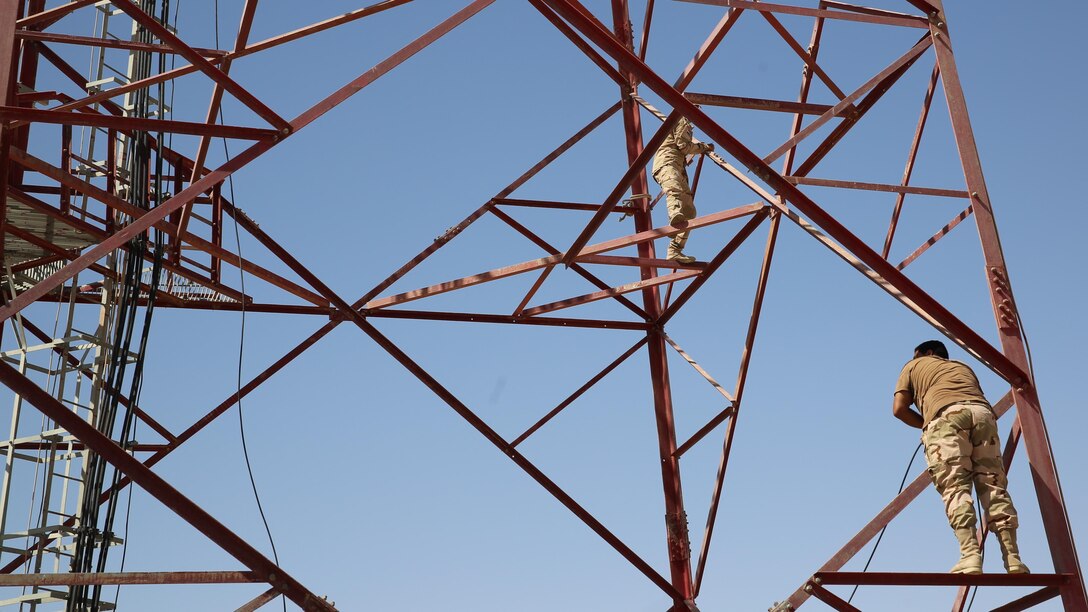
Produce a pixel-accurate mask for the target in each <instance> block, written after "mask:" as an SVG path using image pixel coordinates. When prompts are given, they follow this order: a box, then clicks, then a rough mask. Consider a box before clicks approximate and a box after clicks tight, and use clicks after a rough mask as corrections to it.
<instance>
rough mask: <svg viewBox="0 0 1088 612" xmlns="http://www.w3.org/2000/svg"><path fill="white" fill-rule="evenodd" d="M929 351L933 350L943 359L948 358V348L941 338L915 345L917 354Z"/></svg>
mask: <svg viewBox="0 0 1088 612" xmlns="http://www.w3.org/2000/svg"><path fill="white" fill-rule="evenodd" d="M929 351H933V354H934V355H936V356H938V357H940V358H942V359H948V349H947V348H945V346H944V342H941V341H940V340H926V341H925V342H923V343H921V344H919V345H918V346H916V347H914V353H915V354H921V355H925V354H926V353H928V352H929Z"/></svg>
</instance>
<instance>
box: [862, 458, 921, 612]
mask: <svg viewBox="0 0 1088 612" xmlns="http://www.w3.org/2000/svg"><path fill="white" fill-rule="evenodd" d="M920 450H922V443H919V444H918V447H917V448H915V449H914V454H913V455H911V456H910V463H908V464H907V469H906V471H905V472H903V480H901V481H900V482H899V491H897V492H896V495H899V494H900V493H902V492H903V487H905V486H906V485H907V476H909V475H910V468H912V467H914V460H915V459H916V458H917V457H918V451H920ZM887 530H888V526H887V525H884V528H883V529H881V530H880V535H879V536H877V538H876V543H875V544H873V550H872V552H870V553H869V560H868V561H866V562H865V567H864V568H863V569H862V570H861V571H862V572H863V573H864V572H867V571H869V564H870V563H872V562H873V556H874V555H876V549H877V547H879V546H880V540H881V539H882V538H883V537H884V532H885V531H887ZM859 586H860V585H854V590H853V591H851V592H850V598H849V599H847V600H846V603H850V602H851V601H853V600H854V595H856V594H857V592H858V587H859Z"/></svg>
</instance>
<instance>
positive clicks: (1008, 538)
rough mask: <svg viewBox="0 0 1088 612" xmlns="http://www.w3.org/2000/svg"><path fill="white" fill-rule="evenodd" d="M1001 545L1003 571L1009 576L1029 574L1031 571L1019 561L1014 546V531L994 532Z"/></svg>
mask: <svg viewBox="0 0 1088 612" xmlns="http://www.w3.org/2000/svg"><path fill="white" fill-rule="evenodd" d="M996 535H997V541H998V543H999V544H1001V557H1002V558H1003V559H1004V561H1005V571H1006V572H1008V573H1010V574H1030V573H1031V570H1029V569H1028V566H1027V565H1024V562H1023V561H1021V560H1020V549H1019V548H1017V546H1016V530H1015V529H1002V530H1001V531H998V532H996Z"/></svg>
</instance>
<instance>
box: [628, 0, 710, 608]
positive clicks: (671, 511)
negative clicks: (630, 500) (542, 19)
mask: <svg viewBox="0 0 1088 612" xmlns="http://www.w3.org/2000/svg"><path fill="white" fill-rule="evenodd" d="M612 20H613V29H614V31H615V33H616V36H617V38H618V39H619V40H620V42H621V43H622V44H623V45H624V47H626V48H627V49H628V50H629V51H631V52H632V53H634V35H633V32H632V29H631V18H630V13H629V11H628V3H627V0H612ZM620 71H621V73H622V74H623V75H624V77H625V78H626V79H627V81H628V83H629V87H628V88H627V89H626V90H621V91H620V96H621V98H622V101H623V126H624V132H625V133H626V135H627V159H628V163H634V161H635V159H636V158H637V157H638V156H639V154H640V153H642V122H641V117H640V116H639V107H638V105H637V104H636V103H635V101H634V100H633V99H632V98H631V94H632V93H635V92H636V91H637V87H638V79H637V78H636V77H635V76H634V75H633V74H632V73H631V72H630V71H629V70H627V69H626V68H625V67H623V66H620ZM631 189H632V192H633V193H649V192H650V186H649V181H648V180H647V178H646V171H645V169H643V170H642V171H641V172H639V174H638V176H637V177H636V178H635V181H634V183H632V185H631ZM638 202H639V203H638V207H639V210H638V212H636V213H635V215H634V219H635V231H636V232H642V231H646V230H649V229H652V228H653V222H652V220H651V217H650V207H649V202H648V201H647V200H645V199H642V200H638ZM638 255H639V257H644V258H651V259H652V258H654V257H655V252H654V245H653V243H652V242H644V243H641V244H639V245H638ZM640 274H641V278H642V280H647V279H651V278H653V277H655V276H657V269H656V268H654V267H652V266H642V267H641V268H640ZM642 300H643V304H644V309H645V310H646V312H647V314H648V315H649V316H650V320H651V321H656V320H657V318H658V317H659V316H660V315H661V300H660V298H659V295H658V290H657V287H649V288H647V289H644V290H643V291H642ZM648 337H649V342H648V343H647V345H646V346H647V353H648V354H649V358H650V382H651V384H652V386H653V394H654V415H655V417H656V420H657V438H658V451H659V453H660V456H661V482H662V485H663V487H664V492H665V529H666V536H667V538H668V551H669V570H670V575H671V579H672V585H673V586H674V587H675V588H676V590H677V591H679V592H680V593H681V594H682V595H683V596H684V599H685V600H691V599H693V597H694V587H693V583H692V575H691V542H690V540H689V538H688V517H687V513H685V512H684V496H683V490H682V488H681V484H680V460H679V458H677V457H675V456H674V455H675V453H676V427H675V423H674V421H673V413H672V391H671V389H670V388H669V363H668V359H667V353H666V348H665V336H664V334H663V333H662V330H661V329H660V328H654V329H652V330H650V331H649V332H648ZM679 605H680V602H677V609H679Z"/></svg>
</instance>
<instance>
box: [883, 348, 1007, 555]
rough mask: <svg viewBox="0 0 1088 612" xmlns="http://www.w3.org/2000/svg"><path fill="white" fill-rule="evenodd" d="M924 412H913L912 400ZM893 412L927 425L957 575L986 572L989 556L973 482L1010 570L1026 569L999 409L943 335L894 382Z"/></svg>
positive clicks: (933, 470)
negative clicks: (956, 552) (956, 547)
mask: <svg viewBox="0 0 1088 612" xmlns="http://www.w3.org/2000/svg"><path fill="white" fill-rule="evenodd" d="M911 402H914V405H915V406H917V407H918V409H919V410H920V411H921V412H922V414H918V413H917V412H915V411H913V410H911V408H910V404H911ZM892 413H893V414H894V415H895V417H896V418H897V419H899V420H900V421H903V422H904V423H906V424H907V425H910V426H911V427H916V428H920V429H921V430H922V442H923V443H924V444H925V447H926V462H927V463H928V464H929V475H930V477H931V478H932V479H933V484H934V485H935V486H936V487H937V491H938V492H939V493H940V494H941V500H942V501H943V502H944V508H945V513H946V514H947V515H948V522H949V524H950V525H951V526H952V530H953V531H955V532H956V539H957V540H959V543H960V560H959V563H956V565H955V566H953V568H952V570H951V571H952V573H953V574H981V573H982V554H981V551H980V549H979V545H978V539H977V538H976V536H975V523H976V520H977V519H976V516H975V504H974V501H973V499H972V497H971V484H972V482H973V483H974V486H975V490H976V491H977V492H978V498H979V501H980V502H981V504H982V508H983V509H984V510H985V512H986V524H987V525H988V526H989V528H990V530H991V531H993V532H994V533H995V534H996V535H997V541H998V543H999V544H1000V545H1001V555H1002V557H1003V559H1004V561H1005V571H1007V572H1008V573H1010V574H1027V573H1028V566H1027V565H1024V562H1023V561H1021V560H1020V551H1019V549H1018V548H1017V546H1016V528H1017V526H1018V522H1017V517H1016V508H1014V507H1013V505H1012V498H1011V497H1010V496H1009V492H1008V491H1007V490H1006V488H1007V487H1008V484H1009V481H1008V478H1007V477H1006V476H1005V466H1004V464H1003V463H1002V461H1001V442H1000V440H999V439H998V437H997V422H996V420H995V418H994V413H993V409H992V408H990V404H989V402H987V401H986V396H985V395H983V394H982V389H981V387H980V386H979V384H978V378H976V377H975V373H974V372H972V371H971V368H969V367H967V365H966V364H963V363H960V362H958V361H953V360H951V359H949V358H948V349H947V348H945V346H944V343H943V342H941V341H939V340H929V341H927V342H923V343H922V344H919V345H918V347H917V348H915V349H914V359H911V360H910V361H908V362H907V365H905V366H903V371H902V373H900V374H899V381H898V382H897V383H896V385H895V400H894V401H893V402H892Z"/></svg>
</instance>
